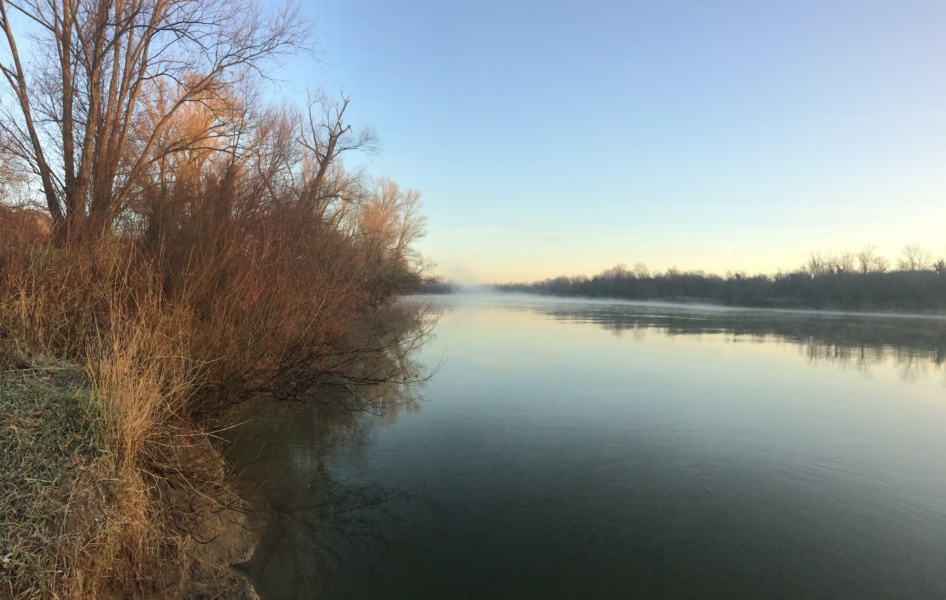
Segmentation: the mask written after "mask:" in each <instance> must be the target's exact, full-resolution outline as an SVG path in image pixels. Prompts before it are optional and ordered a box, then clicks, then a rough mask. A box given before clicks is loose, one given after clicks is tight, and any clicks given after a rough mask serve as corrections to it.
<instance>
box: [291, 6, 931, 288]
mask: <svg viewBox="0 0 946 600" xmlns="http://www.w3.org/2000/svg"><path fill="white" fill-rule="evenodd" d="M306 11H307V12H309V14H310V15H311V16H312V17H313V18H314V19H315V20H316V21H317V24H316V37H317V45H318V48H319V49H320V51H321V54H320V58H321V63H320V64H316V63H314V62H312V63H306V62H304V61H297V62H296V63H294V64H293V65H292V67H291V69H290V73H291V78H292V80H293V81H294V82H295V84H298V85H302V83H303V82H308V83H309V84H310V85H319V86H321V87H323V88H325V89H326V90H327V91H329V92H337V91H338V90H340V89H344V91H345V93H346V94H348V95H350V96H351V99H352V104H351V117H352V119H353V120H354V122H355V123H357V124H365V125H370V126H372V127H373V128H374V129H375V130H376V131H377V132H378V133H379V135H380V137H381V140H382V147H383V151H382V153H381V154H380V155H378V156H375V157H372V158H370V160H368V162H367V168H368V169H369V170H370V171H371V172H372V173H374V174H378V175H387V176H390V177H392V178H393V179H395V180H396V181H398V182H399V184H401V185H402V186H403V187H412V188H416V189H417V190H419V191H420V192H421V194H422V198H423V203H424V213H425V214H426V215H427V218H428V224H427V229H428V235H427V237H426V238H425V239H424V240H423V241H422V242H420V243H419V244H418V247H419V248H420V249H421V251H422V252H423V253H424V254H425V255H426V256H428V257H429V258H430V259H431V260H432V261H434V262H435V263H437V264H438V265H439V266H438V268H437V271H439V272H441V273H442V274H444V275H446V276H448V277H453V278H456V279H458V280H460V281H461V282H464V283H474V282H481V283H482V282H493V281H520V280H533V279H541V278H545V277H548V276H552V275H557V274H577V273H585V274H593V273H596V272H599V271H601V270H603V269H605V268H608V267H610V266H613V265H615V264H617V263H625V264H627V265H632V264H634V263H636V262H644V263H646V264H647V265H648V266H649V267H650V268H651V270H664V269H666V268H668V267H670V266H677V267H678V268H680V269H687V270H689V269H694V270H695V269H704V270H706V271H710V272H717V273H720V274H722V273H725V272H726V271H729V270H732V271H736V270H745V271H749V272H767V273H773V272H775V271H776V270H777V269H779V268H794V267H796V266H798V265H799V264H801V263H802V262H803V261H804V259H805V257H806V255H807V253H808V252H809V251H811V250H818V251H835V252H837V251H840V250H843V249H850V250H857V249H859V248H860V247H861V246H863V245H864V244H868V243H873V244H876V245H877V246H878V247H879V251H880V253H881V254H883V255H885V256H887V257H888V258H890V259H891V260H893V259H895V258H896V255H897V254H898V253H899V251H900V249H901V247H902V246H903V245H905V244H907V243H920V244H923V245H924V246H926V247H928V248H929V250H930V251H931V252H933V254H934V255H936V256H946V238H944V236H943V232H944V230H946V2H944V1H943V0H930V1H919V0H898V1H885V2H875V1H871V0H858V1H850V2H844V1H830V0H827V1H826V0H819V1H808V0H793V1H784V2H778V1H771V2H769V1H765V2H759V1H757V0H751V1H744V2H711V1H708V2H698V1H688V2H674V1H672V0H671V1H660V2H628V1H624V2H604V1H591V2H584V3H579V2H574V1H572V2H559V1H557V0H549V1H546V2H524V1H519V0H504V1H501V2H494V1H479V2H463V3H461V2H443V1H399V2H387V1H379V0H378V1H376V0H328V1H326V2H321V3H317V4H314V5H312V6H311V7H309V6H307V7H306Z"/></svg>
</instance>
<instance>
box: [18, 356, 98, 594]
mask: <svg viewBox="0 0 946 600" xmlns="http://www.w3.org/2000/svg"><path fill="white" fill-rule="evenodd" d="M2 367H3V369H2V370H0V597H4V598H15V599H19V598H47V597H57V596H62V595H69V594H68V592H66V591H65V590H66V589H67V588H71V587H73V585H75V582H74V581H72V580H71V579H73V578H74V569H75V566H76V562H77V560H78V559H79V557H80V556H81V555H82V554H83V553H84V550H85V549H86V548H87V546H88V545H89V544H90V536H89V532H88V526H89V525H90V524H91V525H92V529H94V528H95V519H94V518H93V519H92V523H89V522H88V521H89V519H88V518H87V515H88V514H89V509H90V506H89V504H90V502H89V501H90V495H89V493H88V490H87V489H83V488H84V487H85V488H87V487H88V483H87V482H90V481H94V480H95V478H94V477H92V476H90V474H91V473H92V471H93V470H94V468H95V466H96V465H97V463H98V461H99V459H100V458H102V457H103V456H104V452H105V451H104V448H103V444H102V441H101V439H100V436H99V435H98V433H97V431H98V427H97V424H96V420H97V416H96V414H95V409H94V406H93V404H92V403H91V401H90V398H91V391H90V388H89V386H88V382H87V381H86V378H85V376H84V373H83V371H82V370H81V369H79V368H77V367H75V366H74V365H70V364H68V363H64V362H60V361H56V360H52V359H48V358H33V359H28V360H23V359H16V360H11V359H7V360H6V361H4V364H3V365H2ZM79 515H86V517H83V518H79ZM79 521H81V522H82V523H83V526H84V527H83V528H84V529H86V531H84V532H80V531H77V530H76V524H77V522H79ZM80 585H81V584H80Z"/></svg>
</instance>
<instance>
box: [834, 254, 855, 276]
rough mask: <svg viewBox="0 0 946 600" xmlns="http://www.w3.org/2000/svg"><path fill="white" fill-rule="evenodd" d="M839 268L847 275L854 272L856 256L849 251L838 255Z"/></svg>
mask: <svg viewBox="0 0 946 600" xmlns="http://www.w3.org/2000/svg"><path fill="white" fill-rule="evenodd" d="M837 268H838V269H839V270H841V271H843V272H845V273H853V272H854V254H852V253H851V252H848V251H847V250H844V251H842V252H841V253H840V254H839V255H838V260H837Z"/></svg>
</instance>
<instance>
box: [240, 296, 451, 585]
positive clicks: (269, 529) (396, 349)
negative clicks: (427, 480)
mask: <svg viewBox="0 0 946 600" xmlns="http://www.w3.org/2000/svg"><path fill="white" fill-rule="evenodd" d="M436 319H437V314H436V313H434V312H433V311H431V310H430V309H429V307H425V306H418V305H415V304H409V303H402V304H399V305H396V306H394V307H391V308H390V309H386V310H385V311H383V314H379V316H378V319H377V321H376V322H373V323H367V324H366V326H365V336H366V339H365V341H366V343H365V344H364V347H370V348H371V350H370V351H366V352H362V353H359V354H358V355H357V356H354V355H353V356H352V357H351V359H350V360H347V361H345V367H346V370H345V371H344V372H342V371H339V372H337V373H335V374H334V377H333V379H332V381H330V382H329V383H327V384H326V385H324V386H323V388H322V390H321V392H320V393H319V394H318V395H316V396H313V397H311V398H308V399H307V400H306V401H305V402H301V403H299V402H280V401H272V400H266V399H261V400H259V401H257V402H254V403H252V404H251V405H248V406H246V407H244V408H243V409H242V410H243V411H244V412H243V414H242V418H240V419H239V420H240V422H242V425H240V426H239V427H237V428H235V429H233V430H231V431H230V432H228V434H229V435H228V438H229V443H228V452H227V453H228V458H229V460H230V464H231V465H233V467H234V477H233V479H234V481H235V485H236V486H237V488H238V492H239V493H240V494H241V495H242V496H243V497H244V499H246V500H247V501H248V502H249V503H250V505H251V506H253V508H254V510H255V512H256V515H257V517H258V518H257V521H258V524H259V541H258V543H257V546H256V550H255V551H254V554H253V557H252V558H251V559H250V561H248V562H247V563H245V564H243V565H239V568H240V569H242V570H244V571H245V572H246V573H247V574H248V575H249V576H250V577H251V579H253V580H254V581H256V582H257V583H258V584H261V585H260V587H261V588H264V589H265V593H264V596H266V597H274V598H310V597H314V596H318V595H320V592H321V591H322V590H323V589H324V586H325V582H326V581H328V580H329V579H330V578H332V577H333V576H337V575H338V574H339V572H340V571H344V572H345V573H346V575H347V576H351V574H352V573H357V565H352V564H350V560H351V557H352V556H357V553H352V552H351V548H352V546H353V545H357V544H365V545H366V546H367V545H371V546H377V545H386V544H388V543H389V540H388V539H387V538H386V537H385V536H383V535H382V534H381V533H380V531H381V529H382V528H381V527H380V526H379V524H380V523H382V522H383V523H384V529H385V530H386V531H390V530H391V527H392V525H394V524H395V518H394V517H393V515H392V513H391V512H390V511H389V510H387V506H389V505H390V504H391V503H392V502H394V501H404V500H408V499H409V498H410V494H409V493H407V492H406V491H403V490H396V489H386V488H383V487H381V486H379V485H375V484H359V483H357V482H352V481H347V480H342V479H341V478H339V477H338V475H337V474H335V473H333V472H332V469H331V468H330V463H331V462H332V459H333V457H336V456H337V455H338V454H339V453H340V452H343V451H344V452H346V453H351V454H353V455H355V456H357V455H358V454H359V453H361V452H363V450H364V448H365V447H366V444H367V441H368V438H369V436H370V434H371V431H372V430H373V429H374V428H376V427H377V426H378V425H384V424H390V423H393V422H394V421H395V420H396V419H397V416H398V414H400V413H401V411H405V410H406V411H409V412H410V411H415V410H418V409H419V406H420V405H419V404H418V399H419V396H418V391H419V388H422V387H423V385H424V383H425V381H426V379H427V378H428V377H429V376H430V374H431V373H430V372H426V371H425V367H423V366H422V365H420V364H419V363H418V362H417V361H416V360H415V359H414V356H415V354H416V351H417V350H418V349H419V348H420V346H421V345H422V344H423V343H424V341H425V340H426V339H427V338H428V337H429V336H430V332H431V330H432V328H433V325H434V324H435V322H436ZM342 542H344V544H343V545H344V546H345V547H346V548H347V552H346V553H345V555H344V557H343V556H342V555H341V553H338V552H336V551H335V550H334V549H335V548H338V547H340V546H341V545H342ZM346 561H347V562H346Z"/></svg>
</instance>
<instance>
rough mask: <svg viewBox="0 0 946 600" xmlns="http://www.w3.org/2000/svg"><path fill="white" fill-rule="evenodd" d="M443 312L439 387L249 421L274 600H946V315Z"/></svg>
mask: <svg viewBox="0 0 946 600" xmlns="http://www.w3.org/2000/svg"><path fill="white" fill-rule="evenodd" d="M425 302H430V303H432V304H431V311H432V312H434V313H437V314H439V319H438V320H437V322H436V325H435V326H434V328H433V331H432V335H431V336H430V339H428V340H427V342H426V343H425V344H424V345H422V346H420V347H419V348H417V349H416V350H414V351H412V352H410V353H407V354H405V355H404V356H400V357H399V359H400V360H401V362H402V363H403V365H402V366H403V368H404V369H405V370H406V371H407V372H408V379H412V378H417V377H419V379H420V381H419V382H418V383H416V384H413V385H410V384H407V385H393V386H388V387H386V388H384V389H383V390H382V391H381V392H376V391H365V392H364V393H365V394H368V395H371V394H375V395H374V396H372V398H376V401H375V402H373V403H369V405H368V406H369V409H370V410H368V411H367V412H359V413H351V412H346V411H338V410H334V409H333V408H332V406H333V404H334V403H333V402H331V401H321V402H312V403H310V404H308V405H299V404H291V405H274V406H265V407H264V408H262V409H260V408H258V407H257V408H256V409H254V410H255V412H254V414H253V415H252V417H253V418H252V420H251V421H250V422H248V423H247V424H245V425H243V426H242V427H241V428H238V429H237V430H235V431H237V432H238V433H237V434H234V439H235V442H234V444H233V447H232V448H231V450H230V452H229V454H230V459H231V462H233V463H234V464H235V466H236V474H237V477H238V480H239V481H240V485H241V486H242V489H243V492H244V494H245V495H246V497H247V498H248V499H249V500H250V501H251V502H252V503H253V505H254V506H255V507H256V509H257V510H258V512H259V514H260V515H261V517H262V520H263V523H264V525H263V526H262V529H261V531H260V540H259V543H258V545H257V548H256V551H255V553H254V556H253V558H252V559H251V560H250V561H249V562H248V563H247V564H245V565H242V566H241V568H243V569H244V570H245V571H246V572H247V573H248V574H249V575H250V577H251V579H252V580H253V581H254V583H255V585H256V587H257V589H258V591H259V593H260V596H261V597H262V598H263V599H264V600H268V599H283V598H331V599H346V598H352V599H355V598H357V599H367V598H405V599H407V598H411V599H425V598H437V599H442V598H451V599H460V598H470V599H472V598H483V599H487V598H542V599H552V598H563V599H564V598H602V599H603V598H726V599H733V598H858V599H867V598H943V597H946V368H944V361H946V320H944V319H939V318H930V317H883V316H855V315H841V314H826V313H793V312H774V311H769V312H766V311H755V310H737V309H722V308H714V307H681V306H672V305H661V304H634V303H625V302H603V301H582V300H561V299H544V298H536V297H526V296H485V295H484V296H475V295H469V296H464V295H457V296H447V297H442V298H432V299H427V300H425ZM358 393H362V392H358Z"/></svg>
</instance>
